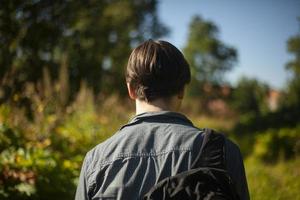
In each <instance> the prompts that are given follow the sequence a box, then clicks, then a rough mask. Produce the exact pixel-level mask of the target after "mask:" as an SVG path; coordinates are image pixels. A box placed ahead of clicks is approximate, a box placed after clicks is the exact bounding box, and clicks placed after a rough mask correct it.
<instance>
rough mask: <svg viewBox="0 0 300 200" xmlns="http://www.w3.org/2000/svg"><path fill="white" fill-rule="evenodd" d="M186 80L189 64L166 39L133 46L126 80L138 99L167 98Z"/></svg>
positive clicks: (189, 73)
mask: <svg viewBox="0 0 300 200" xmlns="http://www.w3.org/2000/svg"><path fill="white" fill-rule="evenodd" d="M190 80H191V72H190V67H189V64H188V63H187V61H186V60H185V58H184V56H183V55H182V53H181V52H180V51H179V50H178V49H177V48H176V47H175V46H173V45H172V44H170V43H169V42H166V41H153V40H148V41H146V42H144V43H142V44H141V45H139V46H138V47H136V48H135V49H134V50H133V51H132V53H131V55H130V57H129V60H128V64H127V68H126V82H127V83H129V84H130V85H131V86H133V87H134V89H135V92H136V95H137V98H138V99H140V100H145V101H152V100H155V99H157V98H165V97H171V96H173V95H175V94H178V93H179V92H180V91H181V90H182V89H183V87H184V85H185V84H187V83H189V82H190Z"/></svg>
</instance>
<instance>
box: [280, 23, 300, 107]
mask: <svg viewBox="0 0 300 200" xmlns="http://www.w3.org/2000/svg"><path fill="white" fill-rule="evenodd" d="M299 22H300V21H299ZM287 48H288V52H289V53H291V54H293V55H294V59H293V60H291V61H290V62H289V63H287V65H286V68H287V69H288V70H289V72H291V79H290V80H289V83H288V87H287V93H286V94H285V97H284V99H282V104H283V106H284V107H293V108H295V109H300V34H297V35H295V36H294V37H291V38H290V39H289V40H288V42H287Z"/></svg>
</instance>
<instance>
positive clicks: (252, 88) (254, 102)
mask: <svg viewBox="0 0 300 200" xmlns="http://www.w3.org/2000/svg"><path fill="white" fill-rule="evenodd" d="M268 93H269V86H268V85H266V84H264V83H261V82H259V81H258V80H256V79H249V78H246V77H243V78H241V79H240V80H239V82H238V84H237V86H236V88H235V89H234V91H233V94H232V105H233V108H234V109H236V111H237V112H239V113H240V114H242V115H243V114H249V113H250V114H252V115H253V116H254V117H257V116H258V115H261V114H263V113H266V112H267V111H268V107H267V99H266V98H267V97H268Z"/></svg>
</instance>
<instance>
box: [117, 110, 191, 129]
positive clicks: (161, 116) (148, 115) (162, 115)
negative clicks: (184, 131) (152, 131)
mask: <svg viewBox="0 0 300 200" xmlns="http://www.w3.org/2000/svg"><path fill="white" fill-rule="evenodd" d="M144 121H148V122H149V121H150V122H151V121H152V122H168V123H172V122H173V123H181V124H187V125H190V126H193V123H192V122H191V121H190V120H189V119H188V118H187V117H186V116H184V115H183V114H181V113H177V112H172V111H158V112H145V113H141V114H138V115H136V116H134V117H133V118H132V119H131V120H130V121H129V122H128V124H126V125H124V126H122V127H121V129H122V128H124V127H126V126H131V125H134V124H139V123H141V122H144Z"/></svg>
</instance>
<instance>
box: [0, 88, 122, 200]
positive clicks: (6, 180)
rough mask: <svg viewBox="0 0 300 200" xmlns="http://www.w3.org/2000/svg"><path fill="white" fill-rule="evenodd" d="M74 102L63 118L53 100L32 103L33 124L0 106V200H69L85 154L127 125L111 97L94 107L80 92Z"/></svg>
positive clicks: (16, 110) (86, 93) (90, 96)
mask: <svg viewBox="0 0 300 200" xmlns="http://www.w3.org/2000/svg"><path fill="white" fill-rule="evenodd" d="M32 95H33V97H36V98H37V96H39V94H32ZM75 99H76V100H75V101H74V102H73V103H72V104H71V105H69V106H67V107H66V108H65V112H64V113H61V112H57V111H56V112H54V111H53V110H52V109H53V108H52V107H53V106H54V107H56V106H55V105H57V104H58V103H59V100H58V99H56V100H57V102H52V103H51V104H50V103H49V104H45V102H44V101H42V100H41V99H39V100H37V101H33V102H34V104H33V105H32V106H33V107H36V108H39V109H35V110H34V113H33V115H34V116H36V117H35V118H34V119H33V120H30V119H28V118H27V116H26V114H25V112H23V110H22V109H20V108H17V107H14V106H11V105H9V104H2V105H1V106H0V199H33V200H34V199H73V198H74V194H75V189H76V185H77V180H78V177H79V172H80V167H81V164H82V160H83V157H84V155H85V154H86V152H87V151H88V150H90V149H91V148H92V147H94V146H95V145H97V144H98V143H100V142H101V141H103V140H104V139H105V138H107V137H109V136H110V135H111V134H113V133H115V132H116V131H117V129H118V128H119V127H120V125H121V124H124V123H125V122H126V121H127V120H128V110H127V111H126V112H125V111H124V109H125V108H124V105H125V104H124V103H123V105H122V106H116V104H117V103H116V102H120V100H118V98H116V97H114V96H113V97H111V98H106V100H105V101H104V100H102V101H101V105H99V106H98V107H96V103H95V102H94V99H95V97H94V95H93V93H92V92H91V90H89V89H88V88H86V87H82V88H81V90H80V92H79V93H78V95H77V97H76V98H75ZM48 101H49V99H48V100H47V101H46V102H48ZM49 107H50V108H49ZM56 108H59V107H56ZM112 108H114V109H112ZM59 109H60V108H59ZM58 111H59V110H58Z"/></svg>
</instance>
